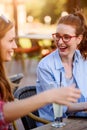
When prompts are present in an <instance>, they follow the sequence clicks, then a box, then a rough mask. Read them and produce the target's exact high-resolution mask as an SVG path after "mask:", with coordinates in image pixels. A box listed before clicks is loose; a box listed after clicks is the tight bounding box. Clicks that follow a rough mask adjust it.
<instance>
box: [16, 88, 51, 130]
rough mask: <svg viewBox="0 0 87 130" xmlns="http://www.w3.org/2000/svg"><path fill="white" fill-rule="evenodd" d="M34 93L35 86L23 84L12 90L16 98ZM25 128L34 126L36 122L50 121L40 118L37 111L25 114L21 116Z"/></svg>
mask: <svg viewBox="0 0 87 130" xmlns="http://www.w3.org/2000/svg"><path fill="white" fill-rule="evenodd" d="M35 94H36V86H24V87H21V88H19V89H17V90H16V91H15V92H14V97H15V98H17V99H19V100H20V99H24V98H27V97H30V96H32V95H35ZM21 120H22V123H23V126H24V128H25V130H30V129H33V128H36V122H40V123H43V124H48V123H50V121H48V120H45V119H42V118H40V117H39V115H38V111H34V112H32V113H29V114H27V115H26V116H24V117H22V118H21Z"/></svg>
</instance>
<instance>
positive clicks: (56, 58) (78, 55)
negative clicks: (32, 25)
mask: <svg viewBox="0 0 87 130" xmlns="http://www.w3.org/2000/svg"><path fill="white" fill-rule="evenodd" d="M53 56H54V64H55V68H56V69H62V68H64V67H63V64H62V61H61V58H60V56H59V52H58V49H56V50H55V51H54V55H53ZM80 58H81V53H80V51H79V50H76V51H75V54H74V62H79V59H80Z"/></svg>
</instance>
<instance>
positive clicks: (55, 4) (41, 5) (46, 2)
mask: <svg viewBox="0 0 87 130" xmlns="http://www.w3.org/2000/svg"><path fill="white" fill-rule="evenodd" d="M65 3H66V0H34V1H32V0H31V2H27V3H26V10H27V15H32V16H33V17H34V18H37V19H39V20H40V21H41V22H44V17H45V16H48V15H49V16H50V17H51V18H52V21H51V23H55V22H56V21H57V19H58V17H59V16H60V14H61V12H62V11H63V10H64V8H65V7H64V5H65Z"/></svg>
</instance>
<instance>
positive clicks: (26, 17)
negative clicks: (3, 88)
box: [0, 0, 87, 85]
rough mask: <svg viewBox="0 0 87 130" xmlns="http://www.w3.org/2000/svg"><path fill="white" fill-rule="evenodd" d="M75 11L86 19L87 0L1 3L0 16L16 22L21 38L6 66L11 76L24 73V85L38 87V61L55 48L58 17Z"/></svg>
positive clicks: (34, 0) (4, 1)
mask: <svg viewBox="0 0 87 130" xmlns="http://www.w3.org/2000/svg"><path fill="white" fill-rule="evenodd" d="M75 8H82V9H83V12H84V14H85V15H86V17H87V0H3V1H2V0H0V14H4V15H5V16H6V17H7V18H9V19H11V20H12V21H14V22H15V27H16V34H17V35H18V39H17V44H18V49H17V50H15V51H16V53H15V55H14V56H13V60H12V61H11V62H9V63H6V67H7V69H8V75H13V74H16V73H20V72H22V73H23V74H24V76H25V78H24V80H23V81H22V85H25V84H35V82H36V67H37V65H38V62H39V61H40V60H41V58H43V57H44V56H46V55H47V54H49V53H50V52H52V51H53V50H54V49H55V45H54V43H53V40H52V36H51V34H52V33H54V32H55V30H56V24H57V21H58V18H59V17H60V16H63V15H67V14H68V13H71V12H73V11H74V9H75ZM25 79H26V80H25ZM24 81H25V82H24Z"/></svg>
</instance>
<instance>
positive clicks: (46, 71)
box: [36, 49, 87, 125]
mask: <svg viewBox="0 0 87 130" xmlns="http://www.w3.org/2000/svg"><path fill="white" fill-rule="evenodd" d="M60 72H62V84H63V86H64V87H66V86H67V82H66V78H65V70H64V66H63V64H62V61H61V58H60V56H59V52H58V49H56V50H55V51H54V52H52V53H51V54H49V55H47V56H46V57H44V58H43V59H42V60H41V61H40V62H39V64H38V67H37V82H36V90H37V93H40V92H42V91H45V90H48V89H51V88H52V86H50V83H51V82H53V83H54V87H56V88H57V87H58V85H59V83H60ZM73 77H74V80H75V84H76V87H78V88H80V90H81V92H82V96H81V98H80V99H79V100H78V102H82V101H84V102H85V101H86V99H87V60H84V59H83V58H82V56H81V54H80V52H79V50H76V51H75V54H74V61H73ZM66 111H67V107H64V113H65V112H66ZM39 115H40V117H42V118H45V119H48V120H50V121H54V114H53V107H52V104H49V105H46V106H45V107H43V108H41V109H39ZM37 125H39V124H37Z"/></svg>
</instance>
